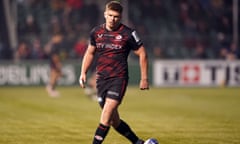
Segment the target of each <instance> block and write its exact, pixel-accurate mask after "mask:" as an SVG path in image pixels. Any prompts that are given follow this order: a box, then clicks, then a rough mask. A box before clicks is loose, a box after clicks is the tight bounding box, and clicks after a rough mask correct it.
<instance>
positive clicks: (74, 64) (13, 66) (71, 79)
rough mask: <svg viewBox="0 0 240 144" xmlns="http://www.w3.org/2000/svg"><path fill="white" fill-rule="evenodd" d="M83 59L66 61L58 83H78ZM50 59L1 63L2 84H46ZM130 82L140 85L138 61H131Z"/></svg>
mask: <svg viewBox="0 0 240 144" xmlns="http://www.w3.org/2000/svg"><path fill="white" fill-rule="evenodd" d="M80 66H81V61H78V60H71V61H64V62H63V68H62V73H63V76H62V77H61V79H60V80H59V82H58V84H59V85H62V86H73V85H78V78H79V74H80V68H81V67H80ZM150 67H151V66H150ZM49 70H50V69H49V63H48V61H21V62H18V63H14V62H12V61H5V62H3V61H2V62H1V63H0V86H38V85H46V84H47V83H48V79H49ZM129 75H130V79H129V84H130V85H138V84H139V79H140V73H139V65H138V62H134V61H133V62H130V63H129Z"/></svg>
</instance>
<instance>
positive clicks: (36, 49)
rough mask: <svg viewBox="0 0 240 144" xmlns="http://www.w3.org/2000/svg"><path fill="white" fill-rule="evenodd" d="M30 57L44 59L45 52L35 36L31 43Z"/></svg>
mask: <svg viewBox="0 0 240 144" xmlns="http://www.w3.org/2000/svg"><path fill="white" fill-rule="evenodd" d="M30 55H31V58H32V59H45V58H46V54H45V53H44V51H43V47H42V43H41V41H40V39H39V38H35V39H34V40H33V43H32V50H31V54H30Z"/></svg>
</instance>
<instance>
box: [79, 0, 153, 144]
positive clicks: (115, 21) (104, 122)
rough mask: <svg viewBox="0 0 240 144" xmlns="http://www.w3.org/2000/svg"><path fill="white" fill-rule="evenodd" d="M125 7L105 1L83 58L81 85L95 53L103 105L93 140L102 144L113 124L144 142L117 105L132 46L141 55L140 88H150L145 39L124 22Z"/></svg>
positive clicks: (138, 142) (139, 143)
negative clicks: (123, 118) (120, 113)
mask: <svg viewBox="0 0 240 144" xmlns="http://www.w3.org/2000/svg"><path fill="white" fill-rule="evenodd" d="M122 10H123V7H122V6H121V4H120V3H119V2H116V1H111V2H109V3H107V4H106V8H105V12H104V17H105V23H104V24H102V25H100V26H97V27H95V28H94V29H93V30H92V31H91V34H90V43H89V45H88V48H87V51H86V53H85V56H84V58H83V62H82V67H81V75H80V77H79V82H80V86H81V87H82V88H84V87H85V86H84V83H85V82H86V77H87V76H86V75H87V71H88V69H89V67H90V65H91V63H92V60H93V58H94V56H96V55H97V56H98V57H97V64H96V81H97V96H98V101H99V104H100V106H101V108H102V113H101V118H100V123H99V126H98V127H97V129H96V132H95V135H94V138H93V142H92V144H101V143H102V142H103V141H104V138H105V137H106V135H107V133H108V131H109V128H110V126H112V127H114V129H115V130H116V131H117V132H118V133H120V134H122V135H123V136H125V137H126V138H127V139H128V140H129V141H131V143H132V144H143V143H144V141H143V140H141V139H140V138H139V137H138V136H137V135H136V134H135V133H134V132H133V130H132V129H131V128H130V127H129V125H128V124H127V123H126V122H125V121H123V120H122V119H120V115H119V112H118V106H119V105H120V104H121V101H122V99H123V97H124V94H125V91H126V88H127V85H128V63H127V59H128V55H129V52H130V51H131V50H133V51H134V53H135V54H136V55H138V56H139V63H140V70H141V81H140V85H139V87H140V89H141V90H146V89H149V83H148V62H147V61H148V60H147V54H146V51H145V48H144V46H143V43H142V41H141V40H140V39H139V37H138V36H137V34H136V31H135V30H133V29H131V28H129V27H127V26H126V25H124V24H122V23H121V16H122Z"/></svg>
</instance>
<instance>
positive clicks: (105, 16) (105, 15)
mask: <svg viewBox="0 0 240 144" xmlns="http://www.w3.org/2000/svg"><path fill="white" fill-rule="evenodd" d="M104 18H105V19H106V18H107V12H106V11H105V12H104Z"/></svg>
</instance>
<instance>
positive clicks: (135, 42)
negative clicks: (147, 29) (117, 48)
mask: <svg viewBox="0 0 240 144" xmlns="http://www.w3.org/2000/svg"><path fill="white" fill-rule="evenodd" d="M142 45H143V42H142V40H141V39H140V38H139V36H138V34H137V32H136V31H135V30H133V31H132V32H131V37H130V46H131V47H132V49H133V50H137V49H138V48H139V47H140V46H142Z"/></svg>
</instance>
